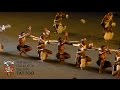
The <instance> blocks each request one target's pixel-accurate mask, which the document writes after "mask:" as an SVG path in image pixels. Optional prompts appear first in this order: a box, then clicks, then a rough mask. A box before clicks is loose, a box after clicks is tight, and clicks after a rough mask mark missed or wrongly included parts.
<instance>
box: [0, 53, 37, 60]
mask: <svg viewBox="0 0 120 90" xmlns="http://www.w3.org/2000/svg"><path fill="white" fill-rule="evenodd" d="M0 55H3V56H7V57H9V58H11V59H14V60H17V58H21V59H26V60H39V58H38V57H35V56H20V55H16V54H11V53H8V52H1V53H0Z"/></svg>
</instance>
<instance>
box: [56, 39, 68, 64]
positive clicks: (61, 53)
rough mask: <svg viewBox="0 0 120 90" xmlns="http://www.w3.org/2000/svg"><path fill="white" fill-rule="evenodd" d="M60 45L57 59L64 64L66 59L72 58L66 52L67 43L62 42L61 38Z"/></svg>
mask: <svg viewBox="0 0 120 90" xmlns="http://www.w3.org/2000/svg"><path fill="white" fill-rule="evenodd" d="M58 41H59V43H58V52H57V54H56V57H57V59H59V60H60V62H61V63H64V60H65V59H68V58H70V54H68V53H67V52H65V46H64V45H65V43H66V42H65V41H64V40H62V38H61V37H60V38H59V39H58Z"/></svg>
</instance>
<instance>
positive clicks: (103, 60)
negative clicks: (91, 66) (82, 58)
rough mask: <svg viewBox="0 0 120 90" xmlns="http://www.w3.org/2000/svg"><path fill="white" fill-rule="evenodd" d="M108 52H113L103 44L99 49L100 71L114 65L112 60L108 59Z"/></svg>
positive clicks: (98, 63) (98, 62)
mask: <svg viewBox="0 0 120 90" xmlns="http://www.w3.org/2000/svg"><path fill="white" fill-rule="evenodd" d="M107 54H111V52H110V50H109V49H107V48H106V47H105V46H104V45H102V46H101V50H100V51H99V59H98V61H97V62H96V63H97V65H98V66H99V73H102V71H103V70H104V69H106V68H108V67H112V64H111V62H110V61H107V60H106V59H107Z"/></svg>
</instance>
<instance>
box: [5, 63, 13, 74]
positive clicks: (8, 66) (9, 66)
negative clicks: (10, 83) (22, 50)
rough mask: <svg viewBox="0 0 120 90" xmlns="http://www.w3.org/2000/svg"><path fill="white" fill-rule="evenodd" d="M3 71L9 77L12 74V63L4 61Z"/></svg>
mask: <svg viewBox="0 0 120 90" xmlns="http://www.w3.org/2000/svg"><path fill="white" fill-rule="evenodd" d="M4 71H5V73H6V74H7V75H9V76H10V75H11V74H12V73H13V72H14V61H4Z"/></svg>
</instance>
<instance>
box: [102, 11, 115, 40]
mask: <svg viewBox="0 0 120 90" xmlns="http://www.w3.org/2000/svg"><path fill="white" fill-rule="evenodd" d="M101 26H102V27H103V29H104V39H105V40H111V39H112V38H113V36H114V33H113V27H115V26H116V23H115V22H114V21H113V13H112V12H109V13H108V14H106V15H105V16H104V18H103V19H102V22H101Z"/></svg>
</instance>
